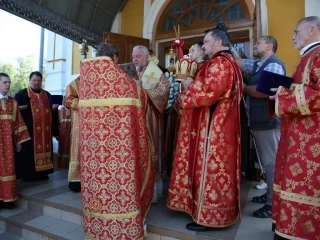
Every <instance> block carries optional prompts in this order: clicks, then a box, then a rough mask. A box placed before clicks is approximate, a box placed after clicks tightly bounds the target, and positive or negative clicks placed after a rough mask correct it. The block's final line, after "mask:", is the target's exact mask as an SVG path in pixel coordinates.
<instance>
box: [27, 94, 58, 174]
mask: <svg viewBox="0 0 320 240" xmlns="http://www.w3.org/2000/svg"><path fill="white" fill-rule="evenodd" d="M27 91H28V96H29V97H30V105H31V111H32V119H33V146H34V161H35V167H36V171H37V172H40V171H44V170H48V169H52V168H53V163H52V159H51V158H52V156H51V142H52V133H51V126H52V115H51V109H50V103H49V99H48V96H47V94H46V93H45V91H43V90H41V92H40V93H35V92H33V91H32V90H31V89H30V88H28V89H27Z"/></svg>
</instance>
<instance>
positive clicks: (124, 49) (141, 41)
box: [103, 32, 150, 63]
mask: <svg viewBox="0 0 320 240" xmlns="http://www.w3.org/2000/svg"><path fill="white" fill-rule="evenodd" d="M103 42H104V43H112V44H114V45H115V46H116V47H117V49H118V51H119V63H129V62H132V49H133V47H134V46H136V45H143V46H146V47H147V48H148V49H149V46H150V43H149V39H145V38H139V37H133V36H128V35H123V34H118V33H112V32H104V33H103Z"/></svg>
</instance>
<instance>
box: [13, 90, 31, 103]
mask: <svg viewBox="0 0 320 240" xmlns="http://www.w3.org/2000/svg"><path fill="white" fill-rule="evenodd" d="M14 99H15V100H16V101H17V102H18V105H19V106H24V105H30V98H29V97H28V96H26V95H23V94H20V93H16V95H15V96H14Z"/></svg>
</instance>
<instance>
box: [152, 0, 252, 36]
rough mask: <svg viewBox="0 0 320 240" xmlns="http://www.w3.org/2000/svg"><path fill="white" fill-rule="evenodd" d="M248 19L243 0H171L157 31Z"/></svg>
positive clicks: (202, 26) (163, 31) (208, 25)
mask: <svg viewBox="0 0 320 240" xmlns="http://www.w3.org/2000/svg"><path fill="white" fill-rule="evenodd" d="M248 19H250V17H249V13H248V9H247V5H246V3H245V1H244V0H242V1H241V0H173V1H172V3H170V4H169V5H168V6H167V7H166V9H165V10H164V13H163V14H162V17H161V18H160V21H159V25H158V32H160V33H166V32H172V31H173V30H174V26H178V25H179V26H180V28H181V30H183V29H197V28H204V27H208V28H210V27H212V25H213V24H216V23H219V22H224V23H232V22H236V21H238V20H248Z"/></svg>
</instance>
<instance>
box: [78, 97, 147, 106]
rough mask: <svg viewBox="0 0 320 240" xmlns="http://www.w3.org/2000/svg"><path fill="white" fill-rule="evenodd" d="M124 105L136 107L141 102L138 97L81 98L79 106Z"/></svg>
mask: <svg viewBox="0 0 320 240" xmlns="http://www.w3.org/2000/svg"><path fill="white" fill-rule="evenodd" d="M122 105H132V106H136V107H141V102H140V100H139V99H137V98H107V99H87V100H79V106H81V107H105V106H122Z"/></svg>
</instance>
